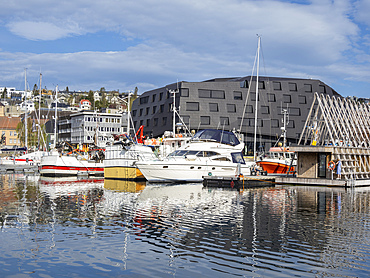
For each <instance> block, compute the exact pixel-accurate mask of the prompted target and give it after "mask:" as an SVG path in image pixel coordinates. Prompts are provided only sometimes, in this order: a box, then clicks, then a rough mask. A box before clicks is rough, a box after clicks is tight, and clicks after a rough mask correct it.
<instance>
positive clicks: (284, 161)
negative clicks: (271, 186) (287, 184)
mask: <svg viewBox="0 0 370 278" xmlns="http://www.w3.org/2000/svg"><path fill="white" fill-rule="evenodd" d="M292 161H293V162H292ZM291 164H292V168H291V169H290V171H294V170H295V167H296V166H297V165H296V164H297V163H296V160H294V152H292V151H289V147H285V148H284V147H272V148H270V150H269V151H268V153H267V156H266V157H264V158H263V159H262V160H259V161H257V165H258V166H260V167H262V169H263V171H266V172H267V173H268V174H287V172H288V170H289V167H290V165H291Z"/></svg>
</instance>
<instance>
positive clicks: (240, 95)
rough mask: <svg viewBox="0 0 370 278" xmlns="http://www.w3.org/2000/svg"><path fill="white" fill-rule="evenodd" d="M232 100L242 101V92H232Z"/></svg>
mask: <svg viewBox="0 0 370 278" xmlns="http://www.w3.org/2000/svg"><path fill="white" fill-rule="evenodd" d="M234 99H235V100H242V99H243V97H242V92H239V91H234Z"/></svg>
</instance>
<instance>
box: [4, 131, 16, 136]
mask: <svg viewBox="0 0 370 278" xmlns="http://www.w3.org/2000/svg"><path fill="white" fill-rule="evenodd" d="M2 135H5V131H4V130H3V131H2ZM9 136H17V132H15V131H10V132H9Z"/></svg>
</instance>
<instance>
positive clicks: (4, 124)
mask: <svg viewBox="0 0 370 278" xmlns="http://www.w3.org/2000/svg"><path fill="white" fill-rule="evenodd" d="M19 122H20V117H5V116H1V117H0V134H1V136H5V142H4V143H3V144H2V146H8V147H12V146H21V142H20V140H19V138H18V134H17V131H16V129H17V125H18V123H19Z"/></svg>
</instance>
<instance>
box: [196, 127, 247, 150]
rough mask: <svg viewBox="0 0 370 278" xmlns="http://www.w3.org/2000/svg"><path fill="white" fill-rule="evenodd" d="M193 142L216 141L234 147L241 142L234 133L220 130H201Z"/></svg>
mask: <svg viewBox="0 0 370 278" xmlns="http://www.w3.org/2000/svg"><path fill="white" fill-rule="evenodd" d="M192 140H205V141H215V142H220V143H223V144H228V145H232V146H236V145H239V144H240V142H239V140H238V138H237V137H236V136H235V134H234V133H232V132H230V131H223V130H218V129H204V130H200V131H198V132H197V133H195V135H194V136H193V138H192Z"/></svg>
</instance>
